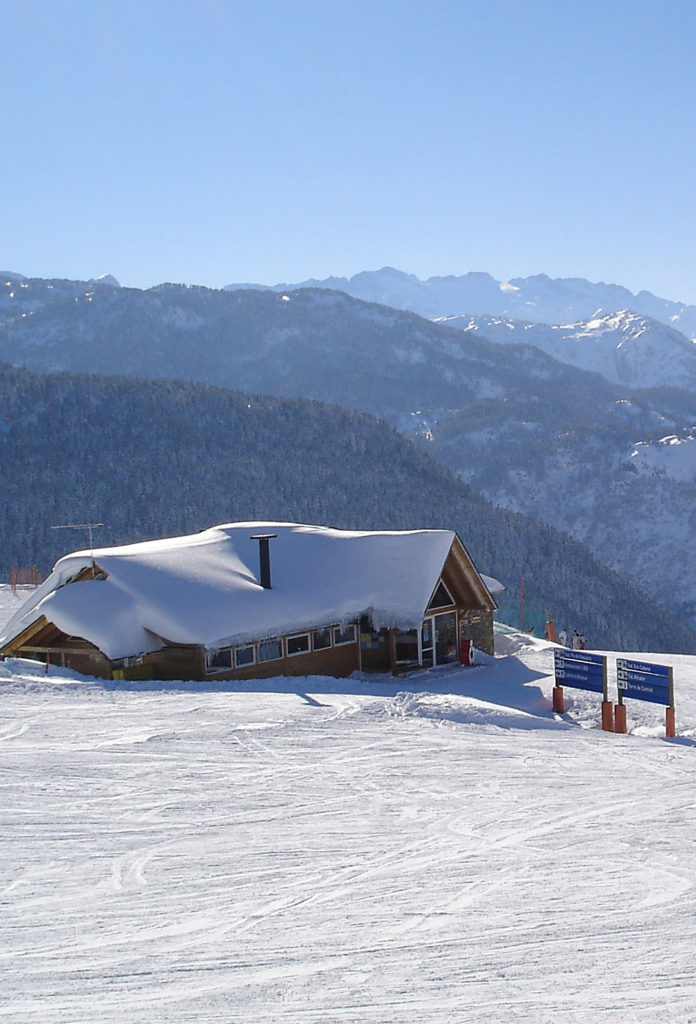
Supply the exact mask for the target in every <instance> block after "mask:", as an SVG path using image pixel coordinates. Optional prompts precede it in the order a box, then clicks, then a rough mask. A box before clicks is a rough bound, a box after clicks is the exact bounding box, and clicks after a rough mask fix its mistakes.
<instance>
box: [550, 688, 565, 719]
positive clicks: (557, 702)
mask: <svg viewBox="0 0 696 1024" xmlns="http://www.w3.org/2000/svg"><path fill="white" fill-rule="evenodd" d="M553 710H554V712H555V713H556V714H557V715H562V714H564V713H565V707H564V704H563V687H562V686H554V688H553Z"/></svg>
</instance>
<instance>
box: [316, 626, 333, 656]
mask: <svg viewBox="0 0 696 1024" xmlns="http://www.w3.org/2000/svg"><path fill="white" fill-rule="evenodd" d="M330 646H331V630H330V629H315V630H314V632H313V633H312V648H313V649H314V650H315V651H325V650H326V648H327V647H330Z"/></svg>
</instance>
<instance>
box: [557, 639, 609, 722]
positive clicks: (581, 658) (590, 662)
mask: <svg viewBox="0 0 696 1024" xmlns="http://www.w3.org/2000/svg"><path fill="white" fill-rule="evenodd" d="M553 660H554V675H555V680H556V685H555V686H554V689H553V710H554V711H555V712H557V714H559V715H562V714H563V713H564V711H565V706H564V703H563V687H564V686H570V687H571V688H574V689H576V690H590V691H592V692H593V693H601V694H602V729H604V730H605V731H606V732H613V729H614V725H613V715H612V710H613V709H612V705H611V703H610V701H609V697H608V693H607V659H606V656H605V655H603V654H590V653H589V652H588V651H575V650H567V649H566V648H564V649H562V650H560V651H559V650H555V651H554V652H553Z"/></svg>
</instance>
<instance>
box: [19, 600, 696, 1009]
mask: <svg viewBox="0 0 696 1024" xmlns="http://www.w3.org/2000/svg"><path fill="white" fill-rule="evenodd" d="M6 596H7V595H6V594H5V595H4V597H6ZM498 646H499V652H500V653H499V655H498V657H496V659H495V660H493V659H487V660H486V661H485V663H483V664H480V665H478V666H477V667H474V668H472V669H459V668H452V669H447V670H444V671H440V672H433V671H430V672H423V673H419V674H416V675H413V676H410V677H408V678H406V679H397V680H393V679H391V678H388V677H379V678H363V679H361V678H352V679H348V680H342V681H336V680H333V679H326V678H319V677H315V678H307V679H294V680H289V679H276V680H263V681H261V682H256V683H248V684H243V685H239V684H238V685H237V686H233V685H231V684H225V685H221V686H216V687H213V686H201V685H191V684H172V683H169V684H157V683H149V684H144V683H138V684H134V683H131V684H123V683H121V684H115V683H113V684H112V683H101V682H98V681H94V680H87V679H83V678H81V677H77V676H70V675H69V674H68V673H65V672H61V671H60V670H57V669H54V668H52V669H51V671H50V675H49V676H48V677H47V676H46V675H45V674H44V672H43V669H42V668H41V666H37V665H32V664H31V663H29V662H19V661H15V662H10V661H8V662H5V663H4V664H0V695H1V698H2V706H3V716H2V721H1V723H0V757H1V758H2V776H1V784H2V798H1V799H0V837H1V838H0V844H1V849H2V861H1V864H2V866H1V868H0V893H1V897H0V899H1V901H2V913H1V914H0V965H1V969H2V979H3V984H2V987H1V989H0V1018H1V1019H2V1020H3V1021H7V1022H8V1024H59V1022H60V1024H68V1022H71V1024H72V1022H78V1021H79V1022H81V1024H82V1022H89V1024H102V1022H103V1024H107V1022H108V1024H131V1022H132V1024H136V1022H137V1024H142V1022H143V1021H153V1022H158V1024H159V1022H187V1024H188V1022H191V1021H194V1020H195V1021H196V1022H197V1024H205V1022H212V1021H216V1022H218V1021H222V1020H224V1021H240V1022H242V1021H243V1022H252V1021H253V1022H266V1021H268V1022H270V1021H287V1022H290V1021H294V1022H297V1024H315V1022H316V1024H318V1022H323V1024H324V1022H325V1024H329V1022H331V1024H336V1022H346V1024H347V1022H351V1024H352V1022H355V1024H357V1022H360V1024H365V1022H372V1024H424V1022H428V1024H437V1022H443V1024H444V1022H469V1021H470V1022H476V1024H483V1022H491V1024H493V1022H495V1024H500V1022H502V1021H509V1020H512V1019H514V1020H516V1021H520V1022H522V1021H524V1022H530V1024H539V1022H546V1021H548V1022H552V1021H553V1022H557V1021H583V1022H589V1021H599V1020H602V1021H604V1020H611V1021H613V1022H626V1024H628V1022H631V1024H634V1022H648V1021H650V1022H652V1021H655V1020H658V1019H659V1020H661V1021H674V1022H683V1024H686V1022H687V1021H693V1020H694V1017H695V1015H696V977H695V976H694V970H693V951H694V946H695V944H696V863H695V862H694V858H693V841H694V840H693V836H694V808H695V806H696V799H695V797H694V785H695V783H696V688H695V685H694V684H695V683H696V659H694V658H687V657H671V658H668V657H660V659H659V660H660V661H661V662H662V663H665V662H670V663H673V664H674V667H675V702H676V708H677V731H678V734H679V735H678V737H677V739H675V740H670V741H667V740H665V739H663V738H662V737H663V734H664V727H663V721H664V710H663V709H662V708H660V707H657V706H655V705H650V704H638V703H637V702H632V703H631V705H630V706H629V712H628V716H629V729H630V730H631V734H630V735H627V736H619V735H612V734H608V733H604V732H601V731H600V730H599V729H598V728H597V726H598V719H599V706H598V703H597V698H596V696H595V695H592V694H584V693H582V692H580V691H570V690H566V696H567V697H568V698H569V701H568V703H569V707H568V710H567V713H566V715H565V716H564V717H563V718H560V717H554V715H553V714H552V712H551V710H550V692H551V685H552V681H551V678H550V675H549V673H550V672H551V666H552V660H553V659H552V649H551V646H550V645H548V644H546V643H544V642H543V641H539V640H532V639H530V638H529V637H526V636H522V635H518V634H508V635H505V636H503V635H500V636H499V637H498ZM610 666H611V668H612V669H613V667H614V659H613V658H612V659H610ZM610 688H611V691H612V693H613V692H614V688H615V682H614V680H613V679H612V680H611V684H610Z"/></svg>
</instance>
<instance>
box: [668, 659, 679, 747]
mask: <svg viewBox="0 0 696 1024" xmlns="http://www.w3.org/2000/svg"><path fill="white" fill-rule="evenodd" d="M676 735H677V733H676V730H675V727H674V669H672V668H671V667H670V670H669V707H668V708H665V736H666V737H667V739H668V740H671V739H674V737H675V736H676Z"/></svg>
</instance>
